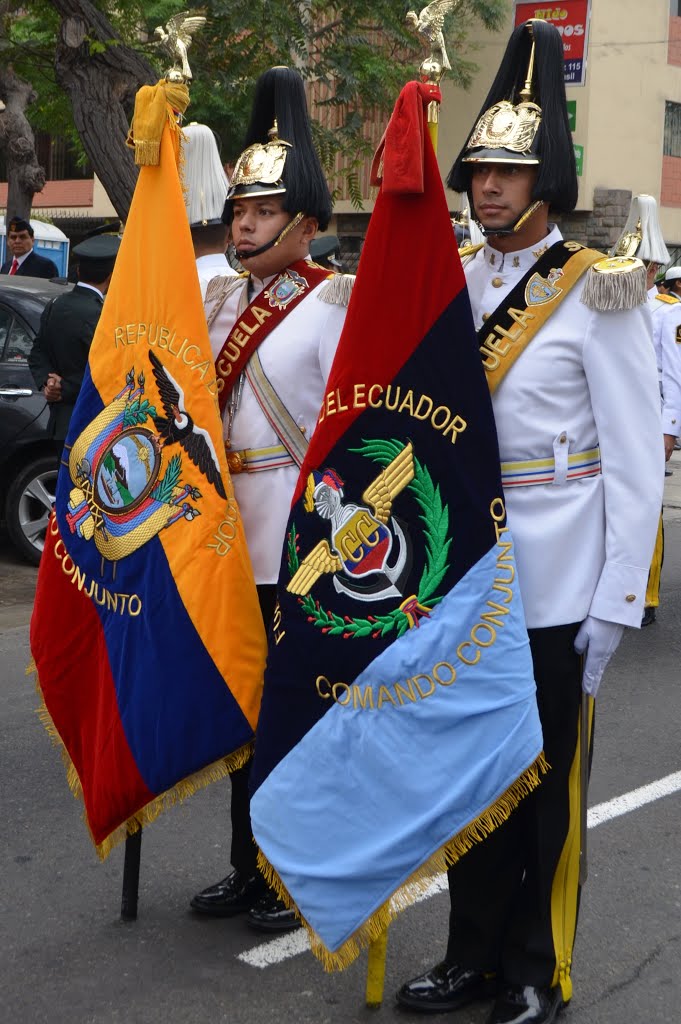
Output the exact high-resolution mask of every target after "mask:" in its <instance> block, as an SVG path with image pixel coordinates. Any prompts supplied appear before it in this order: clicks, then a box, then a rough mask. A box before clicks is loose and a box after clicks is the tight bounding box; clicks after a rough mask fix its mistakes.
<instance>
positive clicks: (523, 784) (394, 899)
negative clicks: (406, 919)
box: [258, 752, 550, 971]
mask: <svg viewBox="0 0 681 1024" xmlns="http://www.w3.org/2000/svg"><path fill="white" fill-rule="evenodd" d="M549 767H550V766H549V764H548V762H547V760H546V758H545V756H544V753H543V752H542V753H541V754H539V756H538V757H537V759H536V760H535V761H534V762H533V763H532V764H531V765H530V766H529V768H527V769H526V770H525V771H524V772H523V774H522V775H521V776H520V777H519V778H517V779H516V780H515V782H514V783H513V784H512V785H511V786H509V787H508V789H507V790H506V792H505V793H503V794H502V795H501V796H500V797H499V799H498V800H496V801H495V803H493V804H492V805H491V806H490V807H488V808H487V810H486V811H483V813H482V814H480V815H479V816H478V817H477V818H476V819H475V821H472V822H470V824H468V825H466V827H465V828H464V829H462V831H461V832H458V833H457V834H456V835H455V836H453V837H452V838H451V839H450V840H449V841H448V842H447V843H445V844H444V846H441V847H440V849H439V850H437V851H436V852H435V853H434V854H433V855H432V856H431V857H430V858H429V859H428V860H427V861H426V862H425V864H422V865H421V867H420V868H418V870H417V871H415V872H414V873H413V874H412V875H411V876H410V877H409V878H408V879H407V881H406V882H405V883H404V884H403V885H401V886H400V888H399V889H398V890H397V892H395V893H393V895H392V896H391V897H390V898H389V899H388V900H386V901H385V903H383V904H382V905H381V906H380V907H379V908H378V909H377V910H376V911H374V913H373V914H372V915H371V917H369V918H368V919H367V920H366V921H365V922H364V924H363V925H361V927H360V928H358V929H357V931H356V932H355V933H354V934H353V935H352V936H351V937H350V938H349V939H348V940H347V941H346V942H344V943H343V945H342V946H340V947H339V948H338V949H337V950H336V951H335V952H333V953H332V952H330V950H328V949H327V948H326V946H325V945H324V943H323V942H322V940H321V939H320V938H319V936H318V935H317V933H316V932H315V931H314V929H313V928H311V927H310V925H309V924H308V922H307V921H306V920H305V918H304V917H303V916H302V915H301V914H300V913H299V912H298V908H297V907H296V905H295V903H294V902H293V900H292V899H291V896H290V894H289V892H288V890H287V888H286V886H285V885H284V883H283V882H282V880H281V878H280V877H279V874H278V873H277V871H276V870H275V869H274V868H273V867H272V865H271V864H270V862H269V861H268V859H267V857H265V855H264V854H263V852H262V850H258V868H259V869H260V871H261V872H262V874H263V875H264V877H265V880H266V881H267V884H268V885H269V886H270V887H271V888H272V889H274V891H275V893H276V894H277V896H278V897H279V899H280V900H282V901H283V903H284V904H285V905H286V906H287V907H289V908H290V909H293V910H295V912H296V915H297V916H298V918H299V919H300V921H301V923H302V925H303V927H304V928H305V930H306V931H307V934H308V937H309V939H310V947H311V949H312V952H313V953H314V955H315V956H316V957H317V959H318V960H320V961H321V963H322V966H323V967H324V970H325V971H343V970H345V968H346V967H349V966H350V964H351V963H352V962H353V961H354V960H356V959H357V957H358V956H359V954H360V952H361V951H362V949H364V948H365V947H366V946H368V945H369V944H370V943H371V942H374V941H376V940H377V939H378V938H379V937H380V936H381V935H382V933H383V932H385V930H386V929H387V928H388V926H389V925H390V923H391V922H392V921H394V920H395V918H396V917H397V916H398V914H400V913H401V912H402V911H403V910H406V908H407V907H409V906H411V905H412V904H413V903H416V902H417V901H418V899H419V897H420V896H421V895H422V894H423V893H424V892H425V890H426V889H427V888H428V886H429V885H430V884H431V882H432V881H433V878H434V877H435V876H436V875H439V874H442V872H444V871H446V870H447V868H449V867H451V866H452V865H453V864H456V862H457V861H458V860H459V859H460V858H461V857H463V855H464V854H465V853H467V852H468V850H470V849H471V847H472V846H473V845H474V844H475V843H479V842H482V841H483V840H484V839H485V838H486V837H487V836H488V835H489V834H490V833H491V832H493V831H494V829H495V828H497V827H498V826H499V825H502V824H503V823H504V822H505V821H507V820H508V818H509V817H510V815H511V812H512V811H514V810H515V808H516V807H517V806H518V804H519V803H520V801H521V800H522V799H523V797H526V796H528V795H529V794H530V793H531V792H532V791H533V790H535V789H536V788H537V786H539V784H540V782H541V776H542V775H545V774H546V772H548V771H549Z"/></svg>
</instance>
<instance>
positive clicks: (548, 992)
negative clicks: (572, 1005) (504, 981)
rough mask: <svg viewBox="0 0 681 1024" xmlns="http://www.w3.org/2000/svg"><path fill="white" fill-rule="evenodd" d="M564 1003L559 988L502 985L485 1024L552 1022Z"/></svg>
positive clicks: (546, 1023)
mask: <svg viewBox="0 0 681 1024" xmlns="http://www.w3.org/2000/svg"><path fill="white" fill-rule="evenodd" d="M565 1005H566V1004H565V1003H564V1002H563V996H562V994H561V991H560V988H536V987H535V986H534V985H504V986H503V987H502V988H501V990H500V992H499V995H498V996H497V999H496V1002H495V1004H494V1007H493V1009H492V1012H491V1013H490V1015H489V1017H488V1018H487V1024H552V1022H553V1021H554V1020H555V1019H556V1017H557V1016H558V1014H559V1013H560V1011H561V1010H562V1009H563V1007H564V1006H565Z"/></svg>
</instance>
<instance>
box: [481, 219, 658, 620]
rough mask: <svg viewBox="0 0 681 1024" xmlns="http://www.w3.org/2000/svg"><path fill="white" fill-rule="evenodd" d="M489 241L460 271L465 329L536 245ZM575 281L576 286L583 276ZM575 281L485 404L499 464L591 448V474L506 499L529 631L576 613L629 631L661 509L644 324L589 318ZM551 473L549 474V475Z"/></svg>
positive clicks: (652, 371)
mask: <svg viewBox="0 0 681 1024" xmlns="http://www.w3.org/2000/svg"><path fill="white" fill-rule="evenodd" d="M560 239H561V235H560V232H559V231H558V230H557V229H556V228H555V227H554V228H553V229H552V230H551V232H550V233H549V235H548V236H547V237H546V238H545V239H544V240H543V242H541V243H540V244H539V245H535V246H532V248H531V249H527V250H523V251H521V252H514V253H508V254H502V253H500V252H498V251H496V250H494V249H493V248H492V247H491V246H490V245H487V244H486V245H485V247H484V249H482V250H480V252H478V253H477V255H476V257H475V259H474V260H473V261H472V262H471V263H469V264H468V266H467V267H466V278H467V282H468V289H469V294H470V300H471V306H472V309H473V318H474V321H475V326H476V329H479V328H480V327H481V326H482V325H483V322H484V321H483V315H484V314H491V313H493V312H494V310H495V309H496V308H497V306H498V305H499V304H500V303H501V302H502V300H503V299H504V296H506V295H507V294H508V292H509V291H510V290H511V289H512V288H513V287H514V286H515V285H516V284H517V283H518V282H519V281H520V280H521V278H522V277H523V276H524V275H525V274H526V273H527V272H528V270H529V269H530V268H531V267H532V266H533V265H534V263H535V262H536V261H537V259H538V258H539V255H541V251H543V250H544V249H545V247H547V246H550V245H553V244H554V243H555V242H557V241H560ZM583 280H586V278H584V279H583ZM582 290H583V283H582V281H578V282H577V284H576V285H575V286H574V287H573V288H572V290H571V292H570V293H569V294H568V295H567V296H566V297H565V299H564V300H563V302H562V304H561V305H560V307H559V308H558V309H557V310H556V312H555V313H553V314H552V315H551V316H550V317H549V319H548V320H547V321H546V323H545V324H544V325H543V326H542V327H541V328H540V329H539V330H538V331H537V333H536V335H535V336H534V338H533V339H532V341H531V342H530V344H529V346H528V347H527V348H526V349H525V351H524V352H523V353H522V355H521V356H520V357H519V359H518V360H517V362H516V363H515V364H514V365H513V366H512V367H511V369H510V370H509V371H508V373H507V375H506V377H505V378H504V380H503V381H502V382H501V384H500V385H499V388H498V389H497V391H496V393H495V394H494V396H493V406H494V416H495V420H496V426H497V433H498V437H499V449H500V454H501V460H502V462H519V461H525V460H530V459H546V458H551V457H555V458H556V461H557V463H558V464H564V462H565V456H566V452H565V447H566V446H567V449H568V450H569V452H570V453H576V452H585V451H588V450H589V449H591V448H594V447H596V446H599V447H600V452H601V464H602V474H600V475H598V476H593V477H588V478H585V479H581V480H580V479H574V480H570V479H568V480H565V479H562V480H561V479H557V480H555V482H553V483H546V484H539V485H534V486H518V487H513V488H508V489H506V491H505V500H506V509H507V513H508V522H509V526H510V528H511V531H512V533H513V538H514V541H515V553H516V560H517V567H518V579H519V584H520V591H521V595H522V599H523V604H524V607H525V618H526V622H527V625H528V627H529V628H541V627H545V626H557V625H563V624H567V623H573V622H580V621H582V620H583V619H584V618H585V617H586V616H587V615H589V614H590V615H593V616H596V617H597V618H599V619H606V620H608V621H610V622H619V623H622V624H623V625H627V626H640V623H641V615H642V612H643V604H644V597H645V590H646V580H647V576H648V568H649V566H650V560H651V557H652V553H653V546H654V543H655V536H656V531H657V525H658V520H659V515H660V507H661V504H662V491H663V485H664V451H663V440H662V423H661V417H660V396H659V388H658V382H657V371H656V366H655V357H654V351H653V345H652V332H651V317H650V312H649V310H648V308H647V307H646V306H645V305H644V306H641V307H638V308H636V309H634V310H626V311H624V310H623V311H615V312H607V313H602V312H594V311H593V310H591V309H589V308H587V306H585V305H584V304H583V303H582V302H581V301H580V297H581V293H582ZM559 476H560V474H559Z"/></svg>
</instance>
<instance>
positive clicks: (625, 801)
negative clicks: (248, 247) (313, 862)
mask: <svg viewBox="0 0 681 1024" xmlns="http://www.w3.org/2000/svg"><path fill="white" fill-rule="evenodd" d="M679 790H681V772H673V773H672V774H671V775H667V776H665V778H664V779H658V780H657V782H651V783H649V785H647V786H641V787H640V788H639V789H634V790H632V791H631V793H624V794H623V795H622V796H616V797H614V798H613V799H612V800H606V802H605V803H602V804H596V806H595V807H591V808H590V809H589V813H588V817H587V824H588V827H589V828H596V826H597V825H602V824H603V822H604V821H611V820H612V819H613V818H618V817H620V815H622V814H629V813H630V812H631V811H635V810H637V809H638V808H639V807H644V806H645V804H649V803H652V802H653V801H655V800H660V799H661V798H662V797H663V796H669V795H670V794H671V793H677V792H678V791H679ZM446 890H447V876H446V875H438V876H437V877H436V878H434V879H433V881H432V882H431V883H430V885H429V886H428V888H427V889H425V890H424V891H423V892H422V893H420V895H419V896H418V897H417V898H416V899H415V900H414V902H415V903H421V902H422V901H423V900H429V899H430V898H431V897H432V896H437V895H438V893H441V892H445V891H446ZM309 948H310V943H309V940H308V937H307V933H306V932H305V931H303V930H302V929H301V930H300V931H297V932H290V933H289V934H287V935H280V936H278V937H277V938H276V939H270V941H269V942H263V943H262V944H261V945H260V946H254V948H253V949H249V950H247V951H246V952H245V953H240V954H239V956H238V958H237V959H239V960H241V961H242V963H245V964H248V965H249V967H260V968H264V967H271V966H273V965H274V964H279V963H281V962H282V961H283V960H288V959H290V957H292V956H298V954H299V953H304V952H305V951H306V950H308V949H309Z"/></svg>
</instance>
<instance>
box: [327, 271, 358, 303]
mask: <svg viewBox="0 0 681 1024" xmlns="http://www.w3.org/2000/svg"><path fill="white" fill-rule="evenodd" d="M354 284H355V275H354V274H334V275H333V277H330V278H329V280H328V281H327V282H326V284H325V285H323V286H322V288H321V289H320V292H319V298H320V299H321V300H322V302H328V303H330V304H331V305H332V306H348V305H349V304H350V296H351V295H352V289H353V286H354Z"/></svg>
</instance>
